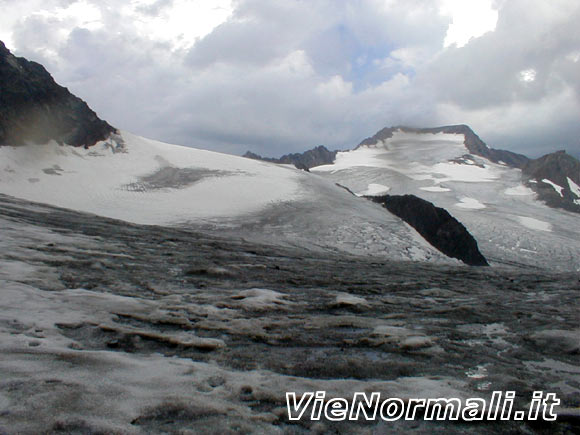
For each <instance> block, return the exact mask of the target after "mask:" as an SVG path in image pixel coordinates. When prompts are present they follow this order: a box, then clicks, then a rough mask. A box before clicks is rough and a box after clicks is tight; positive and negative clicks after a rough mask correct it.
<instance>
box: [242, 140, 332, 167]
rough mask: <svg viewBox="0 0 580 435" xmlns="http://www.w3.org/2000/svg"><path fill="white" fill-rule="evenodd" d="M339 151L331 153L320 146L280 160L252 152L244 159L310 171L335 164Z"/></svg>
mask: <svg viewBox="0 0 580 435" xmlns="http://www.w3.org/2000/svg"><path fill="white" fill-rule="evenodd" d="M337 152H338V151H329V150H328V149H327V148H326V147H324V146H322V145H320V146H317V147H316V148H313V149H311V150H308V151H304V152H303V153H294V154H286V155H284V156H282V157H280V158H279V159H273V158H268V157H262V156H260V155H258V154H255V153H253V152H251V151H248V152H247V153H246V154H244V157H247V158H249V159H254V160H264V161H266V162H271V163H280V164H289V165H294V166H296V167H297V168H298V169H305V170H308V169H310V168H314V167H315V166H321V165H329V164H331V163H332V162H334V159H335V158H336V153H337Z"/></svg>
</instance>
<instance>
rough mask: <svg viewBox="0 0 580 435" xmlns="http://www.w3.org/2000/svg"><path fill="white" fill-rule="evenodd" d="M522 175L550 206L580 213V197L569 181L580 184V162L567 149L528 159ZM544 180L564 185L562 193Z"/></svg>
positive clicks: (529, 185) (526, 182)
mask: <svg viewBox="0 0 580 435" xmlns="http://www.w3.org/2000/svg"><path fill="white" fill-rule="evenodd" d="M522 177H523V179H524V182H525V184H526V185H527V186H528V187H530V188H531V189H532V190H534V191H535V192H536V193H537V194H538V198H539V199H540V200H542V201H544V202H545V203H546V204H547V205H549V206H550V207H558V208H563V209H565V210H568V211H572V212H576V213H580V197H579V196H577V195H576V194H575V193H574V192H573V191H572V189H571V188H570V187H571V186H570V183H569V181H568V179H570V180H572V181H573V182H574V183H575V184H576V185H577V186H580V162H579V161H578V160H577V159H575V158H574V157H572V156H571V155H569V154H566V151H557V152H555V153H551V154H547V155H545V156H543V157H540V158H539V159H535V160H530V161H528V162H527V163H526V164H525V165H524V166H523V168H522ZM542 180H549V181H551V182H552V183H554V184H556V185H558V186H560V187H562V190H561V193H558V192H557V191H556V189H555V188H554V187H553V186H552V185H550V184H549V183H546V182H545V181H542ZM575 201H576V202H575Z"/></svg>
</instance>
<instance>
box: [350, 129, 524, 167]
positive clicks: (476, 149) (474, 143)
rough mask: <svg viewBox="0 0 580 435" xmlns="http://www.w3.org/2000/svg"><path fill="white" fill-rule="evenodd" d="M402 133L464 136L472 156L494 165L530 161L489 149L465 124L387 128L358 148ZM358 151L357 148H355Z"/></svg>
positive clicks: (509, 164) (367, 139) (503, 151)
mask: <svg viewBox="0 0 580 435" xmlns="http://www.w3.org/2000/svg"><path fill="white" fill-rule="evenodd" d="M395 131H401V132H404V133H417V134H428V133H431V134H436V133H445V134H462V135H464V137H465V141H464V144H465V147H466V148H467V149H468V150H469V152H471V153H472V154H475V155H478V156H481V157H485V158H486V159H488V160H491V161H492V162H494V163H505V164H506V165H508V166H512V167H514V168H521V167H522V166H524V165H525V164H526V163H527V162H528V161H529V159H528V158H527V157H526V156H524V155H523V154H517V153H513V152H511V151H505V150H496V149H494V148H489V147H488V146H487V145H486V144H485V142H483V141H482V140H481V139H480V138H479V136H478V135H476V134H475V133H474V132H473V130H472V129H471V128H469V126H467V125H465V124H459V125H447V126H444V127H434V128H413V127H405V126H399V127H387V128H383V129H382V130H380V131H379V132H378V133H376V134H375V135H374V136H372V137H368V138H366V139H365V140H363V141H362V142H361V143H360V144H359V145H358V146H357V148H359V147H361V146H364V145H374V144H376V143H378V142H380V141H385V140H386V139H389V138H391V137H393V132H395ZM355 149H356V148H355Z"/></svg>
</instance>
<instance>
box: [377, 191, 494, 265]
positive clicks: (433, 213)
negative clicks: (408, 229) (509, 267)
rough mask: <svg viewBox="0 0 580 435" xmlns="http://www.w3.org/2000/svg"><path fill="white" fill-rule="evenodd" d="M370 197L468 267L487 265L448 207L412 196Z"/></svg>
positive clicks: (472, 239)
mask: <svg viewBox="0 0 580 435" xmlns="http://www.w3.org/2000/svg"><path fill="white" fill-rule="evenodd" d="M369 199H371V200H372V201H374V202H378V203H379V204H382V205H383V207H385V208H386V209H387V210H389V211H390V212H391V213H393V214H394V215H396V216H398V217H400V218H401V219H403V220H404V221H405V222H407V223H408V224H409V225H411V226H412V227H413V228H415V229H416V230H417V231H418V232H419V234H421V235H422V236H423V237H424V238H425V240H427V241H428V242H429V243H430V244H431V245H433V246H434V247H435V248H437V249H439V250H440V251H441V252H443V253H444V254H445V255H447V256H449V257H452V258H457V259H459V260H461V261H463V262H464V263H465V264H469V265H470V266H489V264H488V263H487V260H486V259H485V257H484V256H483V255H482V254H481V252H479V249H478V247H477V242H476V241H475V239H474V238H473V236H472V235H471V234H469V232H468V231H467V229H466V228H465V227H464V226H463V225H462V224H461V223H460V222H459V221H458V220H457V219H455V218H454V217H453V216H451V215H450V214H449V213H448V212H447V210H445V209H443V208H440V207H435V206H434V205H433V204H432V203H430V202H429V201H425V200H424V199H421V198H418V197H416V196H415V195H383V196H372V197H369Z"/></svg>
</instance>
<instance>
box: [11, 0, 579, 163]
mask: <svg viewBox="0 0 580 435" xmlns="http://www.w3.org/2000/svg"><path fill="white" fill-rule="evenodd" d="M579 22H580V2H579V1H578V0H549V1H548V0H343V1H336V0H189V1H186V0H129V1H128V0H125V1H121V0H78V1H77V0H0V40H2V41H4V42H5V44H6V45H7V47H8V48H9V49H10V50H11V51H12V52H13V53H14V54H15V55H17V56H23V57H26V58H28V59H29V60H34V61H37V62H39V63H42V64H43V65H44V66H45V67H46V68H47V69H48V71H49V72H50V73H51V74H52V75H53V77H54V78H55V80H56V81H57V82H58V83H59V84H61V85H63V86H66V87H68V88H69V89H70V90H71V92H73V93H74V94H75V95H77V96H79V97H80V98H82V99H83V100H85V101H87V103H88V104H89V106H91V108H92V109H93V110H95V111H96V112H97V114H98V115H99V116H100V117H101V118H103V119H105V120H107V121H108V122H109V123H110V124H112V125H113V126H115V127H117V128H120V129H122V130H128V131H131V132H133V133H136V134H139V135H141V136H146V137H150V138H154V139H158V140H162V141H164V142H169V143H176V144H182V145H188V146H193V147H197V148H205V149H211V150H216V151H222V152H227V153H232V154H243V153H244V152H245V151H247V150H251V151H253V152H257V153H259V154H262V155H265V156H280V155H282V154H285V153H289V152H300V151H304V150H306V149H310V148H312V147H314V146H317V145H325V146H327V147H328V148H330V149H342V150H344V149H351V148H353V147H354V146H356V145H357V144H358V143H359V142H360V141H362V140H363V139H364V138H366V137H368V136H372V135H373V134H374V133H375V132H377V131H378V130H380V129H381V128H383V127H387V126H395V125H408V126H415V127H434V126H439V125H449V124H468V125H469V126H471V127H472V129H473V130H474V131H475V132H476V133H477V134H478V135H479V136H480V137H481V138H482V139H483V140H484V141H485V142H486V143H487V144H488V145H489V146H491V147H494V148H501V149H509V150H512V151H515V152H520V153H524V154H526V155H529V156H531V157H538V156H540V155H543V154H546V153H548V152H552V151H555V150H559V149H566V150H568V152H570V153H571V154H574V155H576V156H577V157H580V26H579V25H578V23H579Z"/></svg>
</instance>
